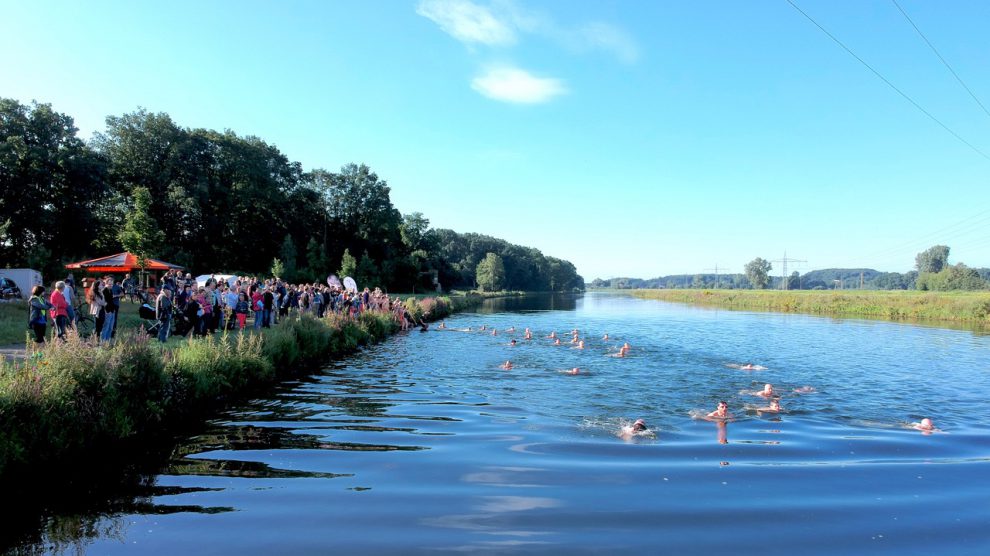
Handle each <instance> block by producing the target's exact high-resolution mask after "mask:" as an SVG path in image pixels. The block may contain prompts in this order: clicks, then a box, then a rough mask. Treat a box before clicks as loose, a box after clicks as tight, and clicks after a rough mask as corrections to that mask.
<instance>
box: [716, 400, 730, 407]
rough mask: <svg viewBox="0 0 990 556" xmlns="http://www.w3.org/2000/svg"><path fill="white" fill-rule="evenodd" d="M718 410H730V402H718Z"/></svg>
mask: <svg viewBox="0 0 990 556" xmlns="http://www.w3.org/2000/svg"><path fill="white" fill-rule="evenodd" d="M718 408H719V409H729V404H728V402H726V401H724V400H723V401H720V402H718Z"/></svg>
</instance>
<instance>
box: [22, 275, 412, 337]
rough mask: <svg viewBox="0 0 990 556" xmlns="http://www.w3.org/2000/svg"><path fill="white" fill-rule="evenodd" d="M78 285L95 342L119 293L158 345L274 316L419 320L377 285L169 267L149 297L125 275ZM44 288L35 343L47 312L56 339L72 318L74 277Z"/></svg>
mask: <svg viewBox="0 0 990 556" xmlns="http://www.w3.org/2000/svg"><path fill="white" fill-rule="evenodd" d="M83 288H84V290H85V301H86V303H87V304H88V305H89V308H88V311H89V315H90V317H92V319H93V320H94V321H95V333H94V335H95V336H97V337H98V338H99V341H100V342H109V341H111V340H112V339H113V338H114V335H115V333H116V329H117V316H118V313H119V312H120V310H121V302H122V299H123V298H124V296H125V295H131V296H132V297H133V296H136V297H138V298H140V299H141V300H142V301H143V304H144V306H145V313H146V314H145V316H146V317H147V320H149V321H152V322H153V323H154V324H153V326H148V329H149V332H151V333H153V334H155V335H156V336H157V337H158V339H159V340H160V341H162V342H165V341H167V340H168V338H169V336H170V335H173V334H178V335H182V336H186V335H189V334H192V335H193V336H206V335H209V334H213V333H216V332H217V331H218V330H243V329H245V328H247V327H248V326H251V327H253V328H254V329H255V330H259V329H261V328H269V327H271V326H273V325H276V324H278V323H279V321H280V320H281V319H285V318H289V317H295V316H298V315H304V314H310V315H313V316H315V317H317V318H323V317H325V316H326V315H328V314H337V315H343V316H346V317H352V318H353V317H354V316H356V315H357V314H359V313H361V312H363V311H378V312H385V313H391V314H393V315H394V317H395V319H396V321H397V322H399V323H400V326H401V328H402V329H403V330H406V329H408V328H409V327H410V326H412V325H414V324H415V325H418V326H423V323H422V322H414V319H413V317H412V316H411V315H410V314H409V312H408V311H407V310H406V307H405V305H404V304H403V302H402V300H401V299H399V298H398V297H395V298H393V297H389V295H388V294H387V293H385V292H383V291H382V290H381V289H380V288H375V289H374V290H371V289H369V288H365V289H364V290H363V291H356V290H347V289H345V288H343V287H341V286H340V285H336V284H321V283H312V284H306V283H302V284H290V283H287V282H285V281H283V280H281V279H279V278H271V279H261V278H257V277H249V276H241V277H231V278H228V279H224V278H223V277H210V278H208V279H207V280H206V281H205V282H203V283H200V282H197V281H196V280H195V279H194V278H193V277H192V275H191V274H182V273H181V272H179V271H177V270H171V271H168V272H166V273H165V274H164V275H163V276H162V277H161V280H160V283H159V287H158V295H157V297H156V298H154V299H152V298H149V297H147V296H146V295H144V294H143V292H141V291H140V290H139V288H138V287H137V285H136V282H135V281H133V280H132V278H131V276H130V274H128V275H126V276H125V277H124V279H123V280H117V279H115V278H114V277H113V276H111V275H107V276H105V277H103V278H99V279H92V280H91V281H90V282H89V283H88V284H87V283H86V281H84V282H83ZM44 291H45V288H44V287H43V286H38V287H36V288H35V291H34V292H32V294H33V295H32V297H31V302H30V307H31V309H30V315H29V328H31V329H32V330H33V331H34V333H35V341H36V342H37V343H42V342H44V338H45V330H46V327H47V316H48V315H47V314H50V315H51V317H52V319H53V322H54V324H55V329H56V337H57V338H58V339H64V338H65V334H66V331H67V330H68V329H69V328H72V326H73V324H74V322H75V321H76V318H77V316H76V314H75V308H74V307H73V303H72V300H73V296H74V295H75V293H74V292H75V280H74V279H73V278H72V275H71V274H70V275H69V277H68V278H66V280H64V281H59V282H57V283H56V284H55V289H54V290H53V291H52V293H51V295H50V296H49V297H48V298H47V299H46V298H45V296H44ZM80 307H81V306H80ZM46 313H47V314H46ZM249 319H250V324H249V322H248V321H249Z"/></svg>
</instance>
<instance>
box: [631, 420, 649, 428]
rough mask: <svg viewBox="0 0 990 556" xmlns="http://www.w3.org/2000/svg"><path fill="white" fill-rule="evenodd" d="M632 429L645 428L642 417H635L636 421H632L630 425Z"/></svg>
mask: <svg viewBox="0 0 990 556" xmlns="http://www.w3.org/2000/svg"><path fill="white" fill-rule="evenodd" d="M632 430H634V431H645V430H646V421H644V420H642V419H636V422H635V423H633V425H632Z"/></svg>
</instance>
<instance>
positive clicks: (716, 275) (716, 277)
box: [704, 265, 725, 290]
mask: <svg viewBox="0 0 990 556" xmlns="http://www.w3.org/2000/svg"><path fill="white" fill-rule="evenodd" d="M709 270H714V271H715V289H716V290H717V289H718V285H719V283H718V265H715V268H706V269H704V272H708V271H709ZM722 270H725V267H724V266H723V267H722Z"/></svg>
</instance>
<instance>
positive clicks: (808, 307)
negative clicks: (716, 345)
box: [630, 289, 990, 327]
mask: <svg viewBox="0 0 990 556" xmlns="http://www.w3.org/2000/svg"><path fill="white" fill-rule="evenodd" d="M630 293H631V294H632V295H634V296H636V297H640V298H643V299H657V300H661V301H672V302H677V303H694V304H699V305H712V306H719V307H727V308H731V309H750V310H762V311H778V312H785V313H810V314H816V315H829V316H863V317H876V318H885V319H891V320H930V321H942V322H953V323H969V324H976V325H980V326H988V327H990V292H986V291H980V292H938V293H935V292H921V291H858V290H846V291H779V290H684V289H680V290H633V291H631V292H630Z"/></svg>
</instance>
